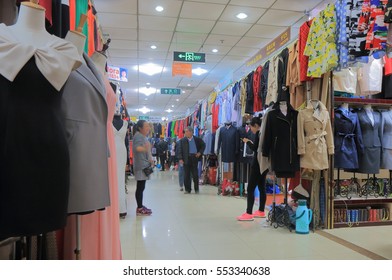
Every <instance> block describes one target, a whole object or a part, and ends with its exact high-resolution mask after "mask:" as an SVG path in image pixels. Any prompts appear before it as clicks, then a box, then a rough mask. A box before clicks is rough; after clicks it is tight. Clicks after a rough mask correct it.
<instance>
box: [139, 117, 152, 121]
mask: <svg viewBox="0 0 392 280" xmlns="http://www.w3.org/2000/svg"><path fill="white" fill-rule="evenodd" d="M139 120H143V121H149V120H150V117H149V116H139Z"/></svg>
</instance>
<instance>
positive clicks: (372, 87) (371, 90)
mask: <svg viewBox="0 0 392 280" xmlns="http://www.w3.org/2000/svg"><path fill="white" fill-rule="evenodd" d="M382 79H383V60H382V59H375V58H374V57H373V56H370V57H369V62H368V63H367V64H363V66H362V67H360V68H359V69H358V83H359V91H357V95H361V96H366V95H373V94H378V93H380V92H381V91H382Z"/></svg>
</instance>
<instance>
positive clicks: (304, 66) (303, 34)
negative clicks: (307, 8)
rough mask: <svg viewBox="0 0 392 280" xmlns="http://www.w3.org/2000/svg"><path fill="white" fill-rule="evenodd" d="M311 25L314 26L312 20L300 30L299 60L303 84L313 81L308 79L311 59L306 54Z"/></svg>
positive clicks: (300, 76) (300, 77)
mask: <svg viewBox="0 0 392 280" xmlns="http://www.w3.org/2000/svg"><path fill="white" fill-rule="evenodd" d="M311 25H312V20H310V21H307V22H305V23H303V24H302V25H301V27H300V28H299V37H298V59H299V79H300V82H301V83H302V82H306V81H309V80H311V78H310V77H308V74H307V73H308V63H309V57H308V56H306V55H305V54H304V52H305V47H306V42H307V41H308V37H309V31H310V27H311Z"/></svg>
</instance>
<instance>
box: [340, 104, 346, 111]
mask: <svg viewBox="0 0 392 280" xmlns="http://www.w3.org/2000/svg"><path fill="white" fill-rule="evenodd" d="M340 107H342V108H343V109H346V110H348V103H343V104H342V105H341V106H340Z"/></svg>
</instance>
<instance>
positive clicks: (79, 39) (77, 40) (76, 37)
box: [65, 14, 87, 60]
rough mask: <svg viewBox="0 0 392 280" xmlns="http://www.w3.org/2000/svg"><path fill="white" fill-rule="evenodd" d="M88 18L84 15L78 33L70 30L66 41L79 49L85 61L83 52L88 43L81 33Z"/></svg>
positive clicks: (81, 17)
mask: <svg viewBox="0 0 392 280" xmlns="http://www.w3.org/2000/svg"><path fill="white" fill-rule="evenodd" d="M86 20H87V16H86V15H84V14H82V15H81V16H80V21H79V26H78V27H77V29H76V31H73V30H69V31H68V32H67V35H66V36H65V40H66V41H68V42H71V43H72V44H74V46H75V47H76V48H77V49H78V53H79V55H80V57H81V59H82V60H83V51H84V45H85V43H86V36H85V35H84V34H83V33H82V32H81V31H82V29H83V26H84V24H85V23H86Z"/></svg>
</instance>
